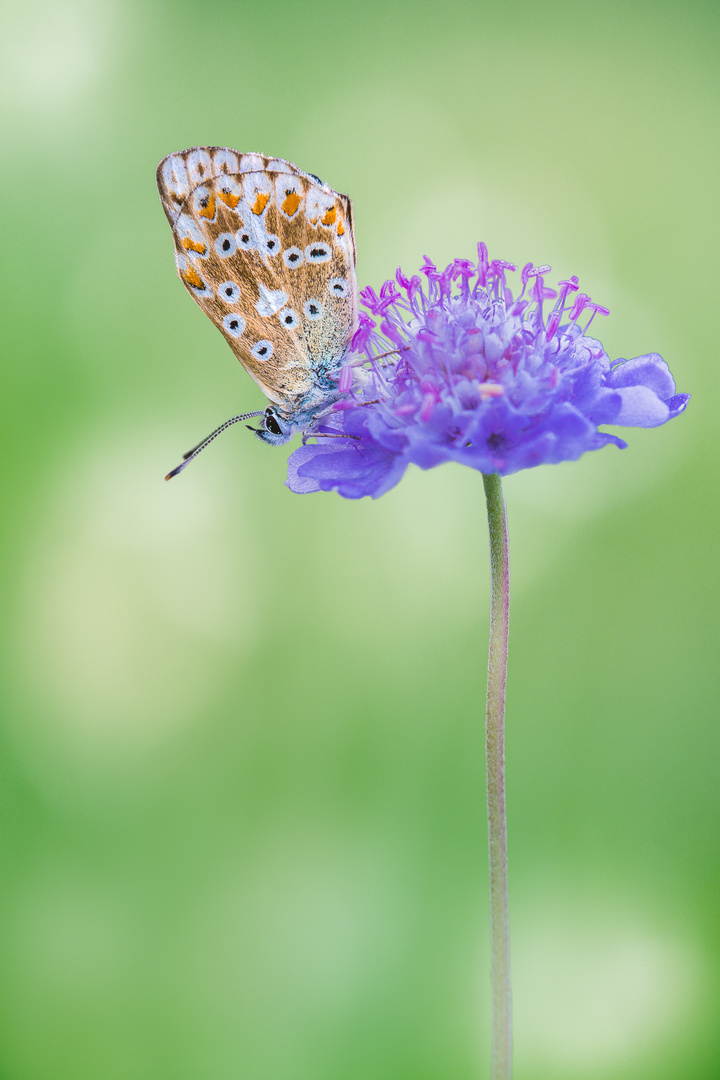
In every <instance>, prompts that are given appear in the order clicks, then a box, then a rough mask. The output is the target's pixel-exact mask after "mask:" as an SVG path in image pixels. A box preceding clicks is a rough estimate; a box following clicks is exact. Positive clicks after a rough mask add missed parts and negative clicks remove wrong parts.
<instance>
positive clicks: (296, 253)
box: [283, 247, 305, 270]
mask: <svg viewBox="0 0 720 1080" xmlns="http://www.w3.org/2000/svg"><path fill="white" fill-rule="evenodd" d="M304 261H305V256H304V255H303V253H302V251H301V250H300V248H298V247H289V248H286V249H285V251H283V262H284V263H285V265H286V266H289V267H290V269H291V270H296V269H297V267H298V266H302V264H303V262H304Z"/></svg>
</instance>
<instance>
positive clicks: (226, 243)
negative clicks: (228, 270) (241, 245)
mask: <svg viewBox="0 0 720 1080" xmlns="http://www.w3.org/2000/svg"><path fill="white" fill-rule="evenodd" d="M215 250H216V251H217V253H218V255H219V256H220V258H221V259H229V258H230V256H231V255H234V254H235V252H236V251H237V240H236V239H235V237H234V236H233V234H232V233H229V232H224V233H220V235H219V236H218V238H217V240H216V241H215Z"/></svg>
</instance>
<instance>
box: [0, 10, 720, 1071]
mask: <svg viewBox="0 0 720 1080" xmlns="http://www.w3.org/2000/svg"><path fill="white" fill-rule="evenodd" d="M718 14H719V12H718V7H717V5H716V4H715V3H707V4H705V3H701V2H698V0H684V2H682V3H680V2H663V0H653V2H652V3H650V2H640V3H638V2H635V3H632V4H630V3H627V2H626V0H622V2H620V0H609V2H606V3H603V4H591V3H583V2H580V3H577V2H567V3H566V2H561V0H547V2H546V3H544V4H539V3H536V2H526V0H520V2H517V3H513V4H507V5H503V4H495V5H490V4H488V3H486V2H484V0H481V2H477V0H468V2H464V0H449V2H447V3H436V2H431V0H412V2H410V0H399V2H398V0H390V2H387V0H364V2H363V3H360V4H343V5H331V4H326V3H318V2H316V0H306V2H304V3H302V4H299V3H292V2H290V0H268V2H266V3H263V4H260V3H250V2H249V0H248V2H234V3H233V2H228V0H226V2H221V0H204V2H203V3H202V4H199V3H183V2H171V0H168V2H165V3H163V2H160V0H151V2H145V3H142V2H140V0H77V2H75V0H55V2H52V0H48V2H46V3H43V2H41V0H27V2H26V3H24V4H23V5H21V6H18V5H12V4H7V5H6V7H5V10H4V13H3V14H2V17H1V21H0V95H1V97H2V105H3V116H4V118H3V132H2V158H3V164H2V181H1V182H2V202H1V205H2V231H1V237H2V245H3V251H4V258H3V260H2V274H3V277H4V287H3V290H2V304H3V307H4V316H3V324H2V352H3V360H4V364H3V366H4V369H5V375H4V381H5V387H6V389H5V392H4V394H3V402H2V404H3V415H2V426H1V429H0V431H1V434H2V440H3V443H4V452H3V456H2V462H3V470H2V471H3V476H4V481H5V495H4V509H5V513H4V526H3V529H2V545H3V548H4V560H3V592H4V596H5V603H4V613H5V614H4V619H3V638H4V658H5V659H4V678H3V689H2V696H3V707H2V751H1V753H0V773H1V781H0V782H1V788H0V790H1V791H2V797H1V805H2V810H1V813H0V838H1V849H2V868H3V869H2V875H1V877H0V906H1V909H0V961H1V962H0V1015H1V1016H2V1024H1V1025H0V1026H1V1028H2V1036H0V1074H1V1075H2V1077H3V1078H4V1080H59V1078H61V1077H63V1078H64V1077H72V1080H97V1078H98V1077H102V1078H103V1080H146V1078H147V1080H164V1078H167V1080H235V1078H247V1080H338V1078H340V1077H342V1080H480V1078H483V1077H487V1076H488V1051H489V1046H488V1044H489V1003H488V947H487V933H488V931H487V922H488V912H487V899H486V891H487V875H486V853H485V824H484V816H483V800H484V795H483V790H484V789H483V784H484V768H483V742H482V712H483V703H482V693H483V681H484V669H485V655H486V638H487V608H488V583H487V579H488V560H487V540H486V534H485V523H484V506H483V497H482V484H481V479H480V476H479V475H478V474H476V473H473V472H471V471H470V470H465V471H463V470H462V469H461V468H459V467H456V466H445V467H443V468H440V469H437V470H435V471H433V472H431V473H421V472H419V471H417V470H415V471H413V472H411V473H410V474H409V475H408V476H407V477H406V479H404V480H403V482H402V484H401V485H400V486H399V487H398V488H397V489H396V490H394V491H393V492H391V493H390V494H388V495H386V496H385V497H383V498H382V499H380V500H379V501H378V502H377V503H372V502H370V501H369V500H367V499H365V500H363V501H360V502H356V503H352V502H345V501H343V500H341V499H340V498H339V497H337V496H335V495H313V496H297V495H293V494H291V493H290V492H289V491H288V490H287V489H286V488H285V487H284V483H283V482H284V476H285V458H286V456H287V455H286V451H285V450H283V449H272V448H268V447H266V446H263V445H261V444H260V443H258V442H257V441H256V440H254V439H252V438H251V436H250V435H249V434H248V433H247V432H245V431H244V430H243V429H242V428H241V427H237V428H234V429H233V430H232V431H230V432H229V433H228V434H227V435H225V436H224V437H223V438H222V439H221V440H219V441H218V442H217V443H216V444H214V446H213V448H212V450H211V451H208V452H207V454H205V455H203V457H202V458H201V459H200V460H198V461H197V462H196V463H194V465H193V466H192V467H191V468H190V469H188V471H187V472H186V473H184V474H183V476H182V477H181V478H179V479H177V480H175V481H174V482H173V483H172V484H164V483H163V479H162V478H163V475H164V473H165V472H166V471H167V470H168V469H169V468H170V467H172V466H173V465H175V464H177V462H178V461H179V460H180V455H181V454H182V452H183V451H184V450H186V449H187V448H188V447H189V446H191V445H193V443H194V442H196V441H197V440H198V439H199V438H201V437H202V436H204V435H205V434H206V433H207V432H208V431H209V430H211V429H212V428H213V427H214V426H215V425H216V424H218V423H219V422H221V421H222V420H224V419H225V418H226V417H227V416H229V415H231V414H232V413H233V412H236V411H239V410H246V409H252V408H257V407H258V406H260V405H262V397H261V395H260V394H259V392H258V391H257V389H256V388H255V387H254V385H253V384H252V382H251V380H250V379H249V378H248V377H247V376H246V375H245V374H244V372H243V371H242V370H241V368H240V367H239V365H238V364H237V363H236V361H235V360H234V359H233V357H232V355H231V354H230V352H229V350H228V349H227V347H226V345H225V343H224V342H223V341H222V339H221V337H220V335H219V334H218V333H217V332H216V331H214V330H213V328H212V326H211V325H210V323H209V322H208V321H207V319H206V318H205V317H204V316H203V314H202V313H201V311H200V310H199V309H198V308H197V307H196V306H195V305H194V304H193V303H192V302H191V301H190V299H189V298H188V296H187V295H186V294H185V291H184V289H183V288H182V286H181V284H180V282H179V281H178V279H177V277H176V274H175V268H174V265H173V258H172V242H171V236H170V231H169V229H168V226H167V222H166V220H165V217H164V214H163V213H162V210H161V207H160V204H159V202H158V199H157V194H156V191H155V180H154V172H155V167H156V165H157V162H158V161H159V159H160V158H161V157H163V156H164V155H165V154H167V153H168V152H170V151H172V150H177V149H182V148H185V147H187V146H191V145H194V144H198V143H199V144H220V145H228V146H233V147H236V148H239V149H241V150H262V151H265V152H268V153H271V154H273V155H278V156H282V157H285V158H288V159H290V160H291V161H296V162H297V163H298V164H299V165H300V167H301V168H304V169H307V170H309V171H312V172H315V173H318V174H319V175H320V176H322V177H323V178H324V179H326V180H327V181H328V182H329V183H331V184H332V185H333V186H334V187H335V188H336V189H337V190H340V191H347V192H349V193H350V194H351V195H352V197H353V199H354V204H355V218H356V232H357V241H358V247H359V263H358V273H359V279H360V283H361V284H370V283H372V284H374V285H376V286H377V285H379V284H380V283H381V282H382V280H383V279H384V278H385V277H386V276H389V275H390V274H391V273H392V272H393V271H394V269H395V267H396V266H397V265H398V264H399V263H402V265H403V266H404V267H405V269H406V270H410V271H412V269H413V268H415V267H417V266H418V265H419V264H420V263H421V261H422V256H423V254H428V255H429V256H431V257H432V258H433V259H434V260H435V261H437V262H439V263H443V262H444V261H446V260H449V259H450V258H453V257H456V256H465V257H472V256H473V254H474V252H475V244H476V242H477V241H478V240H479V239H485V240H486V241H487V243H488V244H489V246H490V250H491V253H492V255H494V256H495V257H503V258H507V259H510V260H514V261H515V262H517V263H519V264H520V265H522V264H523V263H525V262H526V261H528V260H533V261H534V262H535V263H541V262H548V263H550V264H552V266H553V268H554V271H555V273H556V274H557V276H558V277H564V276H566V275H568V274H571V273H577V274H579V275H580V280H581V286H582V288H583V289H585V290H586V291H587V292H589V293H590V294H591V295H592V296H593V298H594V299H596V300H598V301H599V302H601V303H604V304H606V305H607V306H608V307H609V308H610V309H611V311H612V314H611V316H610V317H609V318H608V319H605V320H603V321H601V323H600V325H599V326H597V329H598V330H599V331H601V332H602V336H603V340H604V341H605V343H606V345H607V350H608V352H609V353H610V354H611V356H612V357H613V358H614V357H617V356H626V357H629V356H635V355H638V354H640V353H643V352H647V351H651V350H655V351H659V352H661V353H662V354H663V355H664V356H665V357H666V358H667V360H668V362H669V363H670V366H671V368H672V370H673V372H674V373H675V376H676V379H677V382H678V389H679V390H682V391H691V392H692V393H693V395H694V396H693V399H692V401H691V403H690V406H689V408H688V411H687V412H686V414H685V415H684V416H682V417H681V418H679V419H678V420H676V421H674V422H673V423H672V424H670V425H668V426H667V427H665V428H661V429H658V430H653V431H631V432H630V433H629V439H630V448H629V449H628V450H626V451H624V452H620V451H616V450H615V449H614V448H612V447H609V448H606V449H605V450H602V451H600V452H598V453H595V454H590V455H588V456H586V457H585V458H584V459H582V460H581V461H579V462H576V463H573V464H568V465H563V466H550V467H548V466H546V467H542V468H540V469H537V470H531V471H529V472H527V473H524V474H520V475H518V476H515V477H512V478H510V479H509V480H508V482H507V484H506V495H507V501H508V506H509V515H510V526H511V542H512V566H513V587H514V594H513V610H512V632H511V669H510V687H509V700H508V786H509V820H510V845H511V904H512V922H513V949H514V976H515V1037H516V1054H517V1073H516V1075H517V1078H518V1080H626V1078H627V1080H629V1078H632V1080H644V1078H652V1080H665V1078H668V1080H670V1078H672V1080H677V1078H678V1077H682V1078H683V1080H695V1078H703V1080H711V1078H716V1077H717V1076H718V1075H720V1045H719V1044H720V1025H719V1024H718V1004H719V1001H720V986H719V980H718V957H719V954H720V940H719V937H718V929H719V926H718V923H719V918H718V916H719V915H720V903H719V901H718V890H719V888H720V863H719V859H718V830H719V825H720V821H719V818H720V814H719V800H718V751H719V749H720V747H719V742H720V725H719V724H718V719H719V717H718V711H719V710H718V700H719V690H720V687H718V681H719V680H718V674H719V665H718V658H717V656H718V649H717V629H718V612H719V606H718V596H717V584H718V580H717V579H718V572H717V561H716V546H717V535H718V525H719V524H720V523H719V521H718V484H717V481H718V468H717V457H718V449H717V447H718V442H717V419H716V417H717V389H718V368H719V363H718V355H717V346H716V324H717V295H718V281H717V264H718V245H719V240H720V236H719V229H718V225H719V212H718V183H717V177H718V168H719V165H720V161H719V156H720V155H719V153H718V150H719V147H718V130H719V126H718V120H719V119H720V118H719V115H718V113H719V110H718V90H719V89H720V78H719V72H720V64H719V59H720V57H719V54H718V37H719V34H718V30H719V26H718Z"/></svg>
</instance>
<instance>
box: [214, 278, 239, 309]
mask: <svg viewBox="0 0 720 1080" xmlns="http://www.w3.org/2000/svg"><path fill="white" fill-rule="evenodd" d="M218 296H219V297H220V299H221V300H223V301H224V302H225V303H226V304H237V302H238V300H239V299H240V289H239V288H238V286H237V285H236V284H235V282H234V281H223V283H222V285H219V286H218Z"/></svg>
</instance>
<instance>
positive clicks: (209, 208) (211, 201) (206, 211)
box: [199, 195, 215, 221]
mask: <svg viewBox="0 0 720 1080" xmlns="http://www.w3.org/2000/svg"><path fill="white" fill-rule="evenodd" d="M199 214H200V217H204V218H207V219H208V221H212V219H213V218H214V217H215V196H214V195H208V200H207V203H206V205H205V206H201V207H200V210H199Z"/></svg>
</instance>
